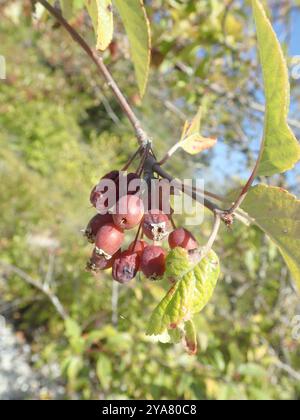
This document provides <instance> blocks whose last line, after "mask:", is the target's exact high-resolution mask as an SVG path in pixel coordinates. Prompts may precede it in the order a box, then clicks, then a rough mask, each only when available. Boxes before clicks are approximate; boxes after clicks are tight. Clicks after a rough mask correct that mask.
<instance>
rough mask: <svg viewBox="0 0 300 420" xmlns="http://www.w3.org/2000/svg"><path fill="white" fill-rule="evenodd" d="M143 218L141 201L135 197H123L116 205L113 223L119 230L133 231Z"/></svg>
mask: <svg viewBox="0 0 300 420" xmlns="http://www.w3.org/2000/svg"><path fill="white" fill-rule="evenodd" d="M143 216H144V205H143V201H142V200H141V199H140V198H139V197H137V196H136V195H125V196H124V197H122V198H120V200H119V201H118V203H117V207H116V214H114V215H113V221H114V223H115V225H116V226H118V227H120V228H121V229H133V228H134V227H135V226H137V225H138V224H140V223H141V221H142V218H143Z"/></svg>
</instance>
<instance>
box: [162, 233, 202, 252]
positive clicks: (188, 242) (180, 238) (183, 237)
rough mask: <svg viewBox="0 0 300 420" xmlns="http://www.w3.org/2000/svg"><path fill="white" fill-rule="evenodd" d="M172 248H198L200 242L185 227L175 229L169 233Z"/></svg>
mask: <svg viewBox="0 0 300 420" xmlns="http://www.w3.org/2000/svg"><path fill="white" fill-rule="evenodd" d="M169 245H170V248H176V247H181V248H184V249H186V250H188V251H190V250H192V249H196V248H198V243H197V241H196V239H195V237H194V236H193V234H192V233H191V232H189V231H188V230H186V229H184V228H179V229H175V230H174V231H173V232H171V233H170V235H169Z"/></svg>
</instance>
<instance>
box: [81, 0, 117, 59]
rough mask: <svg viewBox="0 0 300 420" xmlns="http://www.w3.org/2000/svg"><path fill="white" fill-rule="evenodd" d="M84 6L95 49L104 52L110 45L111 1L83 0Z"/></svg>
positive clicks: (111, 25) (112, 27)
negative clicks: (91, 29)
mask: <svg viewBox="0 0 300 420" xmlns="http://www.w3.org/2000/svg"><path fill="white" fill-rule="evenodd" d="M85 4H86V7H87V10H88V12H89V15H90V16H91V19H92V22H93V26H94V30H95V34H96V39H97V43H96V48H97V50H101V51H104V50H105V49H106V48H107V47H108V46H109V44H110V43H111V41H112V37H113V30H114V23H113V9H112V0H85Z"/></svg>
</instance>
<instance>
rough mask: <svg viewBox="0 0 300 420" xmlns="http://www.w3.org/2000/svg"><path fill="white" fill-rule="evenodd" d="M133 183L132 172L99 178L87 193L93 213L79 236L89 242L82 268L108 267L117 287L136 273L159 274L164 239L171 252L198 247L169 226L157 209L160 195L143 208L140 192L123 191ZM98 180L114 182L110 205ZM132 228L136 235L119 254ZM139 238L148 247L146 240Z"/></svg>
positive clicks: (169, 214)
mask: <svg viewBox="0 0 300 420" xmlns="http://www.w3.org/2000/svg"><path fill="white" fill-rule="evenodd" d="M120 178H122V182H123V184H124V183H125V185H126V186H127V188H126V189H125V190H124V191H123V190H122V191H121V189H120ZM139 180H141V179H140V176H139V175H138V174H137V173H126V172H122V171H112V172H110V173H109V174H107V175H105V176H104V177H103V178H101V180H100V182H99V184H97V185H96V186H95V187H94V188H93V190H92V192H91V195H90V202H91V204H92V205H93V207H95V208H96V209H97V211H98V214H96V215H95V216H94V217H93V218H92V219H91V220H90V222H89V224H88V226H87V228H86V230H85V236H86V237H87V239H88V240H89V242H91V243H93V244H94V250H93V253H92V256H91V258H90V261H89V262H88V264H87V270H88V271H91V272H94V273H98V272H100V271H102V270H107V269H112V275H113V278H114V280H116V281H117V282H119V283H122V284H125V283H128V282H130V281H131V280H132V279H134V278H135V277H136V275H137V273H138V272H139V271H140V272H142V273H143V274H144V275H145V276H146V277H147V278H149V279H151V280H157V279H159V278H160V277H162V276H163V274H164V272H165V269H166V256H167V252H166V250H165V249H164V248H163V247H162V246H161V244H162V242H163V241H164V240H165V239H168V242H169V246H170V248H171V249H173V248H176V247H182V248H184V249H186V250H188V251H191V250H194V249H196V248H198V243H197V241H196V239H195V238H194V236H193V235H192V233H191V232H189V231H188V230H186V229H184V228H178V229H176V228H175V227H174V224H173V221H172V210H170V211H169V212H167V213H166V212H164V211H163V206H162V200H163V198H162V195H160V199H159V200H158V204H155V206H152V204H151V199H147V200H146V201H147V203H148V205H145V200H143V199H142V198H143V197H142V194H141V189H140V188H137V189H135V190H134V192H129V191H130V189H129V184H130V183H131V182H132V181H139ZM103 181H110V182H112V183H113V184H114V187H115V195H114V203H113V206H111V205H110V206H108V199H107V194H106V193H107V187H106V188H105V187H103ZM149 189H151V187H149ZM125 191H126V192H125ZM169 198H170V197H167V199H169ZM164 199H166V198H165V197H164ZM110 204H111V203H110ZM108 207H109V209H108ZM136 227H138V232H137V235H136V238H135V240H134V241H133V242H132V243H131V245H130V246H129V247H128V249H126V250H122V245H123V243H124V239H125V232H126V231H127V230H132V229H134V228H136ZM173 227H174V229H173ZM172 229H173V230H172ZM145 237H146V238H147V239H148V240H149V241H151V243H148V242H146V241H145V240H144V239H143V238H145Z"/></svg>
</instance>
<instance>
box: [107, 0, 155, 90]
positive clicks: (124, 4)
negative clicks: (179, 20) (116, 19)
mask: <svg viewBox="0 0 300 420" xmlns="http://www.w3.org/2000/svg"><path fill="white" fill-rule="evenodd" d="M114 2H115V4H116V6H117V9H118V11H119V13H120V16H121V18H122V21H123V24H124V26H125V30H126V33H127V35H128V38H129V42H130V47H131V48H130V49H131V57H132V61H133V64H134V68H135V73H136V78H137V83H138V86H139V91H140V94H141V96H143V95H144V94H145V91H146V86H147V82H148V77H149V69H150V60H151V33H150V24H149V21H148V18H147V14H146V10H145V7H144V4H143V1H142V0H114Z"/></svg>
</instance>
